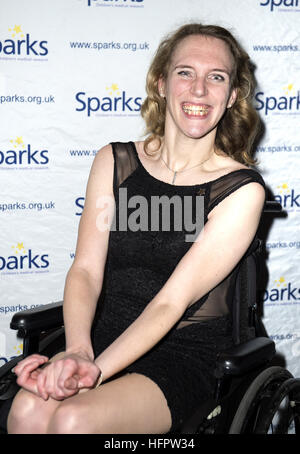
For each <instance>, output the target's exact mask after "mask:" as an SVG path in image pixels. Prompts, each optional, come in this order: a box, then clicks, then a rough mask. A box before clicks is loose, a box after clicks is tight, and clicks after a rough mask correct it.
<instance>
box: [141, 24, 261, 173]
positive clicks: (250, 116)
mask: <svg viewBox="0 0 300 454" xmlns="http://www.w3.org/2000/svg"><path fill="white" fill-rule="evenodd" d="M190 35H202V36H209V37H214V38H218V39H221V40H223V41H224V42H225V43H226V44H227V45H228V48H229V50H230V52H231V54H232V56H233V59H234V67H233V72H232V77H231V89H236V91H237V98H236V101H235V103H234V104H233V106H232V107H231V108H230V109H227V110H226V112H225V114H224V115H223V117H222V119H221V120H220V123H219V125H218V128H217V134H216V141H215V145H216V148H217V149H219V150H221V151H223V152H225V153H226V154H227V155H229V156H231V157H232V158H233V159H235V160H236V161H239V162H241V163H243V164H246V165H254V164H255V163H256V160H255V159H253V157H252V150H253V144H254V142H255V139H256V138H257V136H258V133H259V131H260V128H261V125H260V119H259V116H258V114H257V112H256V110H255V108H254V107H253V105H252V99H253V95H254V89H255V78H254V74H253V66H252V64H251V62H250V58H249V55H248V54H247V53H246V52H245V51H244V49H243V48H242V47H241V45H240V44H239V43H238V42H237V40H236V39H235V38H234V37H233V35H232V34H231V33H230V32H229V31H228V30H226V29H225V28H223V27H220V26H217V25H202V24H199V23H192V24H186V25H183V26H182V27H180V28H179V29H178V30H176V31H175V32H174V33H172V34H171V35H169V36H167V37H166V38H165V39H164V40H163V41H162V42H161V43H160V45H159V47H158V49H157V51H156V54H155V55H154V58H153V60H152V63H151V65H150V68H149V71H148V74H147V79H146V92H147V97H146V99H145V100H144V102H143V104H142V107H141V114H142V117H143V119H144V121H145V123H146V135H147V138H146V140H145V145H144V149H145V152H146V153H147V154H150V153H149V145H150V143H152V146H151V149H152V151H153V144H154V143H156V147H154V152H156V151H157V150H158V149H159V148H160V146H161V143H162V139H163V136H164V130H165V117H166V101H165V98H163V97H161V96H160V94H159V90H158V81H159V79H161V78H162V79H164V80H166V79H167V76H168V71H169V68H170V63H171V59H172V56H173V53H174V50H175V49H176V47H177V45H178V44H179V43H180V42H181V41H182V40H183V39H184V38H186V37H188V36H190Z"/></svg>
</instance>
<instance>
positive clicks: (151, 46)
mask: <svg viewBox="0 0 300 454" xmlns="http://www.w3.org/2000/svg"><path fill="white" fill-rule="evenodd" d="M191 20H193V21H199V22H203V23H213V24H218V25H221V26H225V27H227V28H229V29H230V30H231V31H232V32H233V33H234V34H235V35H236V36H237V37H238V38H239V39H240V40H241V42H242V44H243V45H244V47H245V48H246V50H247V51H248V53H249V54H250V56H251V58H252V60H253V61H254V63H255V64H256V66H257V70H256V77H257V79H258V83H259V86H258V89H257V93H256V101H255V105H256V108H257V110H258V111H259V112H260V114H261V117H262V119H263V121H264V124H265V129H266V131H265V135H264V137H263V139H262V141H261V142H260V144H259V146H258V149H257V157H258V159H259V160H260V166H259V170H260V172H261V173H262V175H263V177H264V179H265V181H266V183H267V185H268V187H269V189H270V191H271V192H272V193H273V195H274V196H275V199H277V200H279V201H280V202H281V203H282V205H283V207H284V209H285V211H286V213H287V215H286V217H284V218H278V219H277V218H276V219H275V220H274V222H273V223H272V226H271V229H270V231H269V234H268V237H267V239H266V248H267V251H268V253H269V259H268V269H269V280H268V282H267V290H266V292H265V294H264V299H265V302H264V319H263V320H264V323H265V325H266V327H267V330H268V333H269V335H270V336H271V337H273V339H274V340H275V341H276V344H277V350H278V351H279V352H280V353H281V354H282V355H283V357H284V359H285V361H286V363H287V366H288V368H289V369H290V370H291V371H292V372H293V373H294V374H295V375H298V376H300V364H299V357H300V321H299V309H300V278H299V250H300V233H299V224H300V222H299V219H300V193H299V191H300V182H299V173H298V168H299V154H300V136H299V119H300V117H299V114H300V92H299V89H300V87H299V79H300V77H299V76H300V61H299V56H300V53H299V51H300V32H299V30H300V1H298V0H43V1H41V0H0V125H1V134H0V221H1V229H0V285H1V300H0V365H1V364H3V363H4V362H6V361H7V360H9V359H10V358H11V357H12V356H15V355H17V354H20V353H21V351H22V345H21V340H20V339H17V337H16V333H15V332H14V331H11V330H10V329H9V322H10V319H11V317H12V315H13V314H14V313H15V312H17V311H20V310H22V309H25V308H30V307H34V306H36V305H40V304H46V303H49V302H50V301H57V300H61V299H62V295H63V287H64V279H65V275H66V273H67V270H68V269H69V267H70V265H71V263H72V260H73V257H74V250H75V244H76V236H77V227H78V222H79V219H80V215H81V212H82V207H83V204H84V194H85V186H86V182H87V177H88V174H89V169H90V166H91V163H92V160H93V157H94V155H95V153H96V150H98V149H99V148H100V147H101V146H103V145H105V144H107V143H108V142H111V141H118V140H121V141H122V140H124V141H127V140H136V139H140V138H141V137H142V135H143V123H142V121H141V119H140V115H139V110H140V104H141V101H142V99H143V98H144V96H145V89H144V86H145V76H146V72H147V68H148V64H149V62H150V59H151V57H152V55H153V52H154V51H155V49H156V47H157V45H158V43H159V41H160V40H161V38H162V36H163V35H165V34H166V33H167V32H169V31H171V30H173V29H174V28H175V27H177V26H179V25H182V24H183V23H184V22H186V21H191Z"/></svg>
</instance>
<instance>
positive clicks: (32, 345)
mask: <svg viewBox="0 0 300 454" xmlns="http://www.w3.org/2000/svg"><path fill="white" fill-rule="evenodd" d="M279 211H281V206H280V204H278V203H276V202H266V204H265V208H264V212H279ZM260 252H261V241H260V240H256V242H255V243H254V245H253V247H252V248H251V250H250V251H249V250H248V253H246V254H245V258H244V260H243V261H242V262H241V266H240V268H239V270H238V273H237V280H236V288H235V296H234V301H233V314H234V316H233V341H234V346H233V347H231V348H230V349H228V350H226V351H223V352H221V353H220V354H219V356H218V359H217V362H216V367H215V378H216V386H215V392H214V395H213V396H212V397H211V399H209V400H207V401H206V402H205V403H204V404H203V405H201V406H200V407H199V408H198V409H197V410H196V411H195V412H194V413H193V414H192V415H191V417H190V418H189V419H188V420H187V421H185V422H184V424H182V426H181V427H180V429H179V431H178V433H182V434H196V433H199V434H224V433H226V434H227V433H229V434H239V433H270V428H271V430H273V429H272V428H273V426H274V423H273V419H274V415H275V414H276V413H277V412H278V411H279V412H280V416H282V414H283V421H282V420H281V419H280V418H279V422H278V423H277V425H276V428H275V430H274V433H287V432H288V431H289V427H290V425H291V423H292V424H293V429H294V430H295V431H296V433H300V379H298V378H294V377H293V376H292V374H291V373H290V372H289V371H287V370H286V369H284V368H282V367H279V366H272V365H271V361H272V360H273V359H274V357H275V353H276V350H275V344H274V342H273V341H272V340H271V339H269V338H268V337H266V335H265V333H262V331H261V327H260V324H259V318H258V314H257V303H256V269H257V259H258V257H259V255H260ZM62 304H63V302H62V301H60V302H56V303H51V304H47V305H44V306H40V307H37V308H34V309H29V310H27V311H22V312H18V313H16V314H14V316H13V318H12V321H11V324H10V327H11V328H12V329H14V330H17V331H18V336H19V337H21V338H23V354H22V355H20V356H18V357H16V358H14V359H12V360H11V361H10V362H8V363H7V364H5V365H4V366H2V367H1V368H0V412H1V408H2V409H3V408H4V412H6V413H7V414H8V411H9V407H10V403H11V402H12V399H13V397H14V396H15V394H16V392H17V391H18V389H19V387H18V385H17V384H16V376H15V374H14V373H13V372H12V369H13V368H14V366H15V365H16V364H17V363H18V362H19V361H20V360H21V359H23V358H25V357H27V356H28V355H30V354H32V353H36V352H39V353H41V354H44V355H46V356H50V357H51V356H53V355H54V354H55V353H57V352H58V351H61V350H63V349H64V328H63V311H62ZM241 396H242V397H241ZM282 402H285V405H284V407H285V413H284V412H283V411H282ZM2 419H4V418H2ZM0 420H1V417H0ZM3 425H4V424H3V423H2V426H3ZM0 433H1V429H0ZM2 433H5V427H2ZM271 433H273V432H271Z"/></svg>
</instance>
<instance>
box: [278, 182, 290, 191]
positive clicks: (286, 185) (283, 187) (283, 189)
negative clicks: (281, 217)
mask: <svg viewBox="0 0 300 454" xmlns="http://www.w3.org/2000/svg"><path fill="white" fill-rule="evenodd" d="M277 188H278V189H279V192H280V194H282V193H283V192H284V191H289V186H288V184H287V183H283V184H280V185H278V186H277Z"/></svg>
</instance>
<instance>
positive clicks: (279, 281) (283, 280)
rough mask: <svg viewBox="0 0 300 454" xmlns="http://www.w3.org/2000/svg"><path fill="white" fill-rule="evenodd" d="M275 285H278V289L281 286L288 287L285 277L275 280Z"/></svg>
mask: <svg viewBox="0 0 300 454" xmlns="http://www.w3.org/2000/svg"><path fill="white" fill-rule="evenodd" d="M274 282H275V284H276V285H277V287H280V286H281V285H282V286H283V287H286V282H285V278H284V277H282V276H281V277H280V278H279V279H275V281H274Z"/></svg>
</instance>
